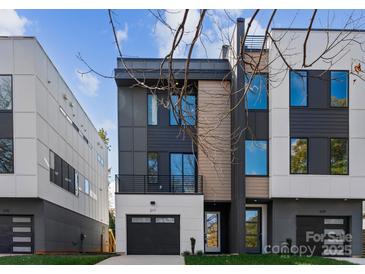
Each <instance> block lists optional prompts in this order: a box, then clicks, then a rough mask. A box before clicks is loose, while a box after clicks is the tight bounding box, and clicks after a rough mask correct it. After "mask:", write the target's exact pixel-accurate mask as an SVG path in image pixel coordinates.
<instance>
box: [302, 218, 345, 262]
mask: <svg viewBox="0 0 365 274" xmlns="http://www.w3.org/2000/svg"><path fill="white" fill-rule="evenodd" d="M348 233H349V218H348V217H334V216H327V217H322V216H297V244H298V245H300V246H306V247H308V250H307V253H306V254H307V255H309V254H310V252H311V250H312V251H314V252H313V255H315V256H346V255H351V254H348V252H351V243H350V242H348V238H347V237H346V235H348ZM309 248H310V249H311V250H309Z"/></svg>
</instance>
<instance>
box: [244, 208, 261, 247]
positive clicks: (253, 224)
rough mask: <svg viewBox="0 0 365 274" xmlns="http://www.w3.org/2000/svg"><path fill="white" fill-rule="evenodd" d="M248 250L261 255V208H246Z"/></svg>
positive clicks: (246, 241)
mask: <svg viewBox="0 0 365 274" xmlns="http://www.w3.org/2000/svg"><path fill="white" fill-rule="evenodd" d="M245 227H246V239H245V243H246V250H247V252H250V253H261V208H249V207H246V218H245Z"/></svg>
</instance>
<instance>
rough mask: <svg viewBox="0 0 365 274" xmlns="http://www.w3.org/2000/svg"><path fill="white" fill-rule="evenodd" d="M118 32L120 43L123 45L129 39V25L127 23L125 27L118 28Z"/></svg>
mask: <svg viewBox="0 0 365 274" xmlns="http://www.w3.org/2000/svg"><path fill="white" fill-rule="evenodd" d="M116 34H117V40H118V43H119V45H120V46H121V45H122V44H123V42H124V41H126V40H127V39H128V25H127V24H125V25H124V29H120V30H117V32H116Z"/></svg>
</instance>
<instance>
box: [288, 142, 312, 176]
mask: <svg viewBox="0 0 365 274" xmlns="http://www.w3.org/2000/svg"><path fill="white" fill-rule="evenodd" d="M290 173H291V174H306V173H308V139H307V138H291V139H290Z"/></svg>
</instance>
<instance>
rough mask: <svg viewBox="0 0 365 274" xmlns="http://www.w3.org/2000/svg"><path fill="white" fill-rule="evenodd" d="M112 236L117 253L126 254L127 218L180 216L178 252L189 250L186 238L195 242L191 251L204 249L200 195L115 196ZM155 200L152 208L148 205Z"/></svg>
mask: <svg viewBox="0 0 365 274" xmlns="http://www.w3.org/2000/svg"><path fill="white" fill-rule="evenodd" d="M115 196H116V197H115V207H116V209H117V210H116V214H117V215H116V220H115V233H116V238H117V252H120V253H126V252H127V233H126V231H127V219H126V216H127V215H134V214H147V215H148V214H151V215H163V214H167V215H168V214H173V215H180V251H181V252H184V251H190V250H191V245H190V238H191V237H194V238H195V239H196V246H195V250H196V251H199V250H202V251H203V250H204V220H203V218H204V197H203V195H148V194H146V195H138V194H136V195H133V194H126V195H122V194H118V195H115ZM151 201H155V202H156V206H151V205H150V202H151Z"/></svg>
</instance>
